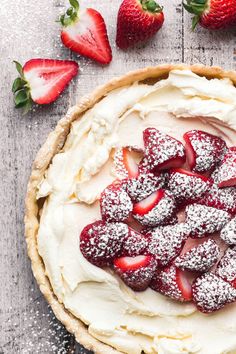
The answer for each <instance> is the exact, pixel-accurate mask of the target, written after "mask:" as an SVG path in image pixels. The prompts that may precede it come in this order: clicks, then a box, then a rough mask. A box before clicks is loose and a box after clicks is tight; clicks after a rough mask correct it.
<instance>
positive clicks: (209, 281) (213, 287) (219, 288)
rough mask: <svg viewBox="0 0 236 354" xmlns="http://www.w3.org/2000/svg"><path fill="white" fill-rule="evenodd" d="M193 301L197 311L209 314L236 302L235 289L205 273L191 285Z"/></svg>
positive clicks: (218, 278) (215, 276) (216, 277)
mask: <svg viewBox="0 0 236 354" xmlns="http://www.w3.org/2000/svg"><path fill="white" fill-rule="evenodd" d="M192 290H193V301H194V302H195V304H196V306H197V308H198V310H199V311H201V312H203V313H211V312H214V311H217V310H219V309H221V308H222V307H224V306H225V305H227V304H229V303H231V302H234V301H235V300H236V289H234V288H233V287H232V286H231V285H230V284H229V283H227V282H226V281H225V280H223V279H221V278H220V277H218V276H217V275H215V274H212V273H205V274H203V275H201V276H200V277H198V278H197V279H196V280H195V282H194V283H193V285H192Z"/></svg>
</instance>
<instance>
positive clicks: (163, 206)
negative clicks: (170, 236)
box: [133, 191, 176, 227]
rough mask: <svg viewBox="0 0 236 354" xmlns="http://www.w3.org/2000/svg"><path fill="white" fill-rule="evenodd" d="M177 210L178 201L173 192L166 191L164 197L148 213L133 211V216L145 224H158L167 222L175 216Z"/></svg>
mask: <svg viewBox="0 0 236 354" xmlns="http://www.w3.org/2000/svg"><path fill="white" fill-rule="evenodd" d="M175 211H176V203H175V199H174V198H173V196H172V194H171V193H169V192H168V191H165V192H164V196H163V198H161V200H160V201H159V202H158V204H156V205H155V206H154V207H153V208H152V209H151V210H150V211H149V212H148V213H147V214H144V215H141V214H137V213H133V217H134V218H135V219H136V220H138V221H139V222H140V224H141V225H144V226H152V227H154V226H158V225H162V223H166V222H167V221H168V220H169V219H171V218H172V217H173V214H174V213H175Z"/></svg>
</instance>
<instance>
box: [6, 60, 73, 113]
mask: <svg viewBox="0 0 236 354" xmlns="http://www.w3.org/2000/svg"><path fill="white" fill-rule="evenodd" d="M15 64H16V68H17V71H18V73H19V75H20V76H19V77H18V78H16V79H15V81H14V83H13V86H12V91H13V93H14V100H15V105H16V108H20V107H24V109H25V111H26V112H27V111H28V110H29V109H30V108H31V106H32V102H35V103H38V104H49V103H52V102H54V101H55V100H56V99H57V98H58V96H59V95H60V94H61V93H62V91H63V90H64V89H65V87H66V86H67V85H68V84H69V82H70V81H71V80H72V79H73V77H74V76H76V75H77V73H78V64H77V63H76V62H75V61H72V60H55V59H31V60H29V61H27V62H26V63H25V65H24V66H23V67H22V66H21V64H19V63H18V62H15Z"/></svg>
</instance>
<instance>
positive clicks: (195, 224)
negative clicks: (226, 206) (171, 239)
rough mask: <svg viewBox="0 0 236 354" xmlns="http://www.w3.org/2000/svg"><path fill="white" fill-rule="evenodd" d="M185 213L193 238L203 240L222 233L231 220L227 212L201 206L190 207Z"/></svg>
mask: <svg viewBox="0 0 236 354" xmlns="http://www.w3.org/2000/svg"><path fill="white" fill-rule="evenodd" d="M185 211H186V224H187V225H188V227H189V228H190V230H191V231H190V237H192V238H201V237H205V236H206V235H208V234H212V233H214V232H218V231H220V230H221V229H222V228H223V227H224V225H225V224H227V222H228V221H229V220H230V218H231V216H230V214H229V213H227V211H224V210H220V209H215V208H212V207H207V206H205V205H201V204H192V205H188V206H187V208H186V210H185Z"/></svg>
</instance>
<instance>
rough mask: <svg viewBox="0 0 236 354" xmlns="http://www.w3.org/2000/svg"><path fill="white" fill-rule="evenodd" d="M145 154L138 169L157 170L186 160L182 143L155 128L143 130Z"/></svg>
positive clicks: (176, 165) (177, 165)
mask: <svg viewBox="0 0 236 354" xmlns="http://www.w3.org/2000/svg"><path fill="white" fill-rule="evenodd" d="M143 140H144V146H145V154H144V158H143V160H141V162H140V165H139V168H140V171H144V172H146V171H151V172H153V171H159V170H165V169H169V168H170V167H179V166H182V165H183V164H184V162H185V160H186V156H185V150H184V146H183V144H182V143H181V142H180V141H178V140H176V139H174V138H172V137H171V136H169V135H167V134H165V133H163V132H160V131H159V130H157V129H155V128H147V129H145V130H144V132H143Z"/></svg>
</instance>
